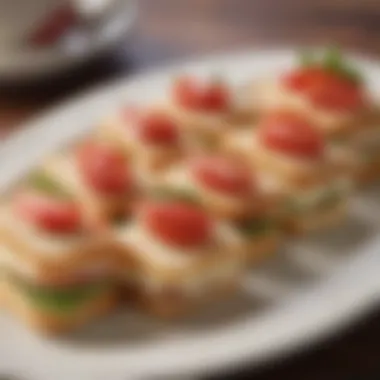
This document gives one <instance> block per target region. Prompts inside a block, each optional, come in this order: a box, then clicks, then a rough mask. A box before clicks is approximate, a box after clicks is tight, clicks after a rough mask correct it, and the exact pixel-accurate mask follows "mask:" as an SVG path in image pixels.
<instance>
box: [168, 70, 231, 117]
mask: <svg viewBox="0 0 380 380" xmlns="http://www.w3.org/2000/svg"><path fill="white" fill-rule="evenodd" d="M173 97H174V100H175V101H176V102H177V103H178V104H180V105H181V106H182V107H185V108H188V109H191V110H197V111H204V112H212V111H224V110H226V109H227V108H228V107H229V104H230V94H229V91H228V89H227V87H226V86H225V85H224V84H222V83H220V82H209V83H203V82H200V81H197V80H196V79H193V78H189V77H181V78H179V79H177V80H176V81H175V83H174V86H173Z"/></svg>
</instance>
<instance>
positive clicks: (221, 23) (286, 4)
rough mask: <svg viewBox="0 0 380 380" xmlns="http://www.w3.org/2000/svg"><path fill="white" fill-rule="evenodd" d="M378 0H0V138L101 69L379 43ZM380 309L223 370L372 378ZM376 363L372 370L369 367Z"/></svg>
mask: <svg viewBox="0 0 380 380" xmlns="http://www.w3.org/2000/svg"><path fill="white" fill-rule="evenodd" d="M379 37H380V0H140V1H128V0H121V1H118V0H77V1H72V2H70V1H67V0H66V1H65V0H63V1H62V0H0V49H1V54H0V56H1V58H0V139H5V138H6V137H7V136H9V135H11V134H12V133H14V132H15V131H16V130H17V129H19V128H21V127H22V123H23V122H24V121H26V120H28V119H29V118H30V117H32V116H34V115H35V114H37V113H39V112H41V111H43V110H44V109H46V108H48V107H50V106H52V105H53V104H55V103H57V102H60V101H62V100H64V99H67V98H70V97H72V96H73V95H74V94H76V93H78V92H81V91H84V90H85V89H88V88H90V87H91V86H94V85H96V84H98V83H101V82H103V81H105V80H107V79H111V78H115V77H117V76H120V75H132V74H133V73H135V72H137V71H139V70H142V69H146V68H153V67H156V66H158V65H162V64H165V63H166V62H170V61H171V60H174V59H176V60H178V59H186V58H189V57H196V56H198V55H202V54H210V53H211V52H220V51H230V50H236V49H260V48H268V47H279V46H293V45H311V44H312V45H323V44H326V43H338V44H339V45H341V46H343V47H345V48H349V49H351V50H355V51H359V52H361V53H364V54H369V55H373V56H375V57H376V56H377V54H378V53H380V46H379V44H378V40H379ZM379 342H380V313H373V314H372V315H370V316H368V317H367V318H366V319H365V320H362V321H361V322H360V323H359V324H357V325H356V326H354V327H352V328H351V330H350V331H348V332H346V333H344V334H341V335H339V336H336V337H334V338H332V339H331V340H329V341H328V342H323V343H322V344H320V345H319V346H318V347H316V348H315V347H314V348H313V349H310V350H307V351H306V352H304V353H300V354H298V355H297V356H296V357H293V358H291V359H287V360H286V361H283V362H280V363H272V364H271V365H267V366H265V367H263V368H260V369H256V370H255V371H254V372H253V370H251V369H250V368H244V369H240V370H239V373H236V372H235V373H231V374H229V375H227V374H226V375H225V378H231V379H232V378H233V379H238V378H252V376H254V378H255V379H257V380H275V379H276V380H277V379H292V380H297V379H303V380H306V379H307V380H313V379H316V380H319V379H323V380H329V379H334V380H339V379H360V380H361V379H363V380H364V379H367V378H374V379H379V378H380V363H379V360H378V352H379V349H380V343H379ZM377 371H379V372H377Z"/></svg>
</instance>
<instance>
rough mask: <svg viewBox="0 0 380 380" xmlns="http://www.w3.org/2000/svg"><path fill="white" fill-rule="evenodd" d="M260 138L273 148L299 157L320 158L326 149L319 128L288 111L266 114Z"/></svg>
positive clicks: (261, 124)
mask: <svg viewBox="0 0 380 380" xmlns="http://www.w3.org/2000/svg"><path fill="white" fill-rule="evenodd" d="M258 138H259V140H260V142H261V143H262V144H263V145H264V146H266V147H267V148H269V149H271V150H275V151H278V152H280V153H283V154H287V155H291V156H295V157H299V158H318V157H320V156H321V155H322V154H323V151H324V139H323V136H322V134H321V133H320V132H319V130H318V129H317V128H315V127H314V126H313V125H312V124H310V123H309V122H308V121H306V120H305V119H303V118H302V117H301V116H299V115H297V114H294V113H291V112H286V111H281V112H280V111H278V112H275V113H272V114H270V115H268V116H266V117H265V118H264V119H263V120H262V122H261V123H260V126H259V129H258Z"/></svg>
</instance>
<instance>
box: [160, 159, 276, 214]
mask: <svg viewBox="0 0 380 380" xmlns="http://www.w3.org/2000/svg"><path fill="white" fill-rule="evenodd" d="M157 189H158V190H160V189H162V191H164V192H165V190H166V191H167V192H168V194H172V195H173V196H174V197H175V196H176V195H178V197H181V195H182V194H183V195H185V196H188V197H190V198H192V199H193V200H194V201H196V202H199V203H200V204H201V205H202V207H203V208H204V209H205V210H207V212H209V213H210V214H211V215H213V216H214V217H216V218H218V219H222V220H239V219H246V218H248V217H250V216H252V215H256V214H262V213H265V211H266V209H267V208H268V207H270V203H271V202H272V201H271V200H270V199H268V198H267V197H266V196H265V193H263V192H261V191H259V193H258V194H252V195H248V196H246V197H242V196H239V195H238V196H232V195H228V194H223V193H221V192H218V191H216V190H212V189H210V188H207V187H205V186H202V185H201V184H200V183H198V182H197V181H196V180H195V179H194V178H192V176H191V173H190V170H189V167H188V166H187V163H186V162H183V163H182V164H180V165H176V166H172V167H171V168H169V169H168V170H167V171H166V172H165V173H163V175H162V176H161V181H160V182H158V183H157Z"/></svg>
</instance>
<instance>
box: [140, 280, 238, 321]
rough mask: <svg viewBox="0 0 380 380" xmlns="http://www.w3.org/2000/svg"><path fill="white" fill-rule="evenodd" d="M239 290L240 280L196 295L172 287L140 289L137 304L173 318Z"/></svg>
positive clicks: (150, 311) (222, 298) (187, 314)
mask: <svg viewBox="0 0 380 380" xmlns="http://www.w3.org/2000/svg"><path fill="white" fill-rule="evenodd" d="M238 290H239V283H238V281H231V282H228V283H227V282H226V283H223V284H219V285H218V286H217V287H214V288H209V289H208V291H207V292H203V293H201V294H198V295H196V296H191V295H188V294H185V293H181V292H178V291H174V292H173V291H171V290H170V289H167V290H163V291H161V292H159V293H150V292H146V291H144V290H143V289H140V291H139V292H138V293H137V295H136V304H137V305H138V307H139V308H141V309H142V310H144V311H146V312H148V313H149V314H152V315H153V316H155V317H159V318H163V319H169V320H172V319H178V318H183V317H188V316H191V315H193V314H195V313H196V312H197V311H199V310H200V309H201V308H202V306H203V305H206V304H207V305H208V306H210V305H212V304H214V305H215V304H216V303H218V302H221V301H224V300H225V299H226V298H228V297H231V296H233V294H234V293H235V292H236V291H238Z"/></svg>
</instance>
